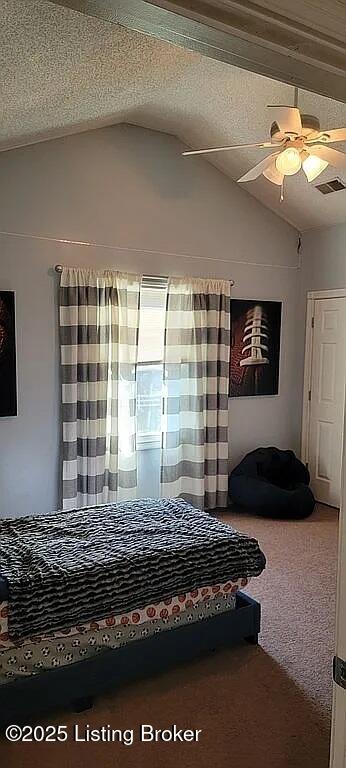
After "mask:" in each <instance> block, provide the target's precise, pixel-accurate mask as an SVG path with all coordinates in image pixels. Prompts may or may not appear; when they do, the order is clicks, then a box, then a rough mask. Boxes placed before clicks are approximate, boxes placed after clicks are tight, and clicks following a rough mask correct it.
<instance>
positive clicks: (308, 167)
mask: <svg viewBox="0 0 346 768" xmlns="http://www.w3.org/2000/svg"><path fill="white" fill-rule="evenodd" d="M327 165H328V163H327V161H326V160H321V158H320V157H316V155H308V157H307V158H306V159H305V160H303V171H304V173H305V176H306V178H307V180H308V181H314V179H317V176H319V175H320V173H322V172H323V171H324V169H325V168H327Z"/></svg>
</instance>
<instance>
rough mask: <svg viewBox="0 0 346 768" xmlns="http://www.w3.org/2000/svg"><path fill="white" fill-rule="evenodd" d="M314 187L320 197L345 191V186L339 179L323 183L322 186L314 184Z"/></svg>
mask: <svg viewBox="0 0 346 768" xmlns="http://www.w3.org/2000/svg"><path fill="white" fill-rule="evenodd" d="M315 187H316V189H318V191H319V192H321V194H322V195H330V193H331V192H340V190H341V189H346V185H345V184H344V183H343V181H341V180H340V179H332V181H324V182H323V183H322V184H316V185H315Z"/></svg>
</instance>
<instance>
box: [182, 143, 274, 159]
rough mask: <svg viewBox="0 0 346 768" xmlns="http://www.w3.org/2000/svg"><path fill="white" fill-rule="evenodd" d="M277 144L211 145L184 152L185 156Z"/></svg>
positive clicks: (261, 147) (259, 147) (262, 147)
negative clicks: (207, 147) (208, 147)
mask: <svg viewBox="0 0 346 768" xmlns="http://www.w3.org/2000/svg"><path fill="white" fill-rule="evenodd" d="M273 146H277V145H274V144H272V143H271V142H270V141H262V142H261V143H260V144H233V145H231V146H230V147H211V148H210V149H188V150H186V151H185V152H182V154H183V155H184V157H186V156H187V155H207V154H209V153H211V152H228V151H229V150H230V149H246V148H247V149H250V148H252V147H257V148H258V149H269V147H273Z"/></svg>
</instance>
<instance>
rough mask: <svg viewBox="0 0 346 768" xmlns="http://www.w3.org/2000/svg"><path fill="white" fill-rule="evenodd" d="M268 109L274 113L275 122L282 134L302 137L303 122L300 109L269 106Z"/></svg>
mask: <svg viewBox="0 0 346 768" xmlns="http://www.w3.org/2000/svg"><path fill="white" fill-rule="evenodd" d="M268 109H271V110H272V112H273V117H274V120H275V122H276V123H277V124H278V126H279V128H280V131H282V133H293V134H295V135H296V136H301V133H302V121H301V118H300V112H299V109H298V107H283V106H275V104H268Z"/></svg>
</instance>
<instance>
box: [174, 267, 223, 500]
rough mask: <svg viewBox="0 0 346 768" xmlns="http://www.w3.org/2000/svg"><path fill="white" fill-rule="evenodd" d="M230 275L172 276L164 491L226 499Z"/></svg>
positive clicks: (200, 498) (194, 496) (186, 496)
mask: <svg viewBox="0 0 346 768" xmlns="http://www.w3.org/2000/svg"><path fill="white" fill-rule="evenodd" d="M229 355H230V283H229V282H227V281H224V280H197V279H194V278H183V279H176V278H170V280H169V284H168V294H167V312H166V331H165V351H164V405H163V411H164V431H163V447H162V454H161V495H162V496H170V497H174V496H182V497H184V498H185V499H187V500H188V501H190V502H191V503H192V504H193V505H194V506H195V507H198V508H200V509H203V508H205V509H214V508H216V507H225V506H227V488H228V391H229Z"/></svg>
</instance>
